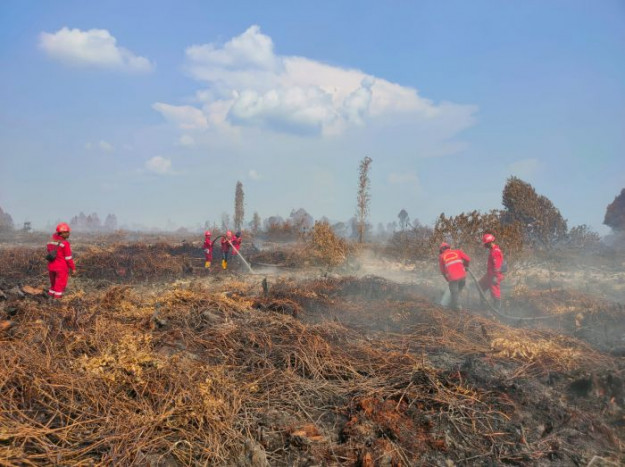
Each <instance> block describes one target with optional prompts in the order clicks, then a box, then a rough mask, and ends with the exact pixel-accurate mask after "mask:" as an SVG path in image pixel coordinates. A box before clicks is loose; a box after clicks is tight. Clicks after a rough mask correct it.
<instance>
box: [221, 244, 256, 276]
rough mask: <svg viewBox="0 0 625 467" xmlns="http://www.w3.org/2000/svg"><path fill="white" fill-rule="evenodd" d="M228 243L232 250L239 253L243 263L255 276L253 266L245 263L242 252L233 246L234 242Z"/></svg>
mask: <svg viewBox="0 0 625 467" xmlns="http://www.w3.org/2000/svg"><path fill="white" fill-rule="evenodd" d="M227 242H228V243H229V244H230V246H231V247H232V249H233V250H234V251H236V252H237V255H238V256H240V257H241V259H242V260H243V262H244V263H245V265H246V266H247V268H248V269H249V270H250V272H251V273H252V274H254V271H253V270H252V266H250V263H248V262H247V261H245V258H244V257H243V255H242V254H241V252H240V251H239V250H237V249H236V248H235V247H234V245H233V244H232V242H231V241H230V240H227ZM233 256H236V255H233Z"/></svg>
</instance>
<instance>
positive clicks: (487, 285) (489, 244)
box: [480, 233, 505, 310]
mask: <svg viewBox="0 0 625 467" xmlns="http://www.w3.org/2000/svg"><path fill="white" fill-rule="evenodd" d="M482 243H483V245H484V248H488V250H489V252H488V260H487V262H486V274H484V276H483V277H482V278H481V279H480V287H481V288H482V290H487V289H490V296H491V297H492V298H493V307H494V308H495V309H496V310H500V309H501V288H500V284H501V281H502V280H503V272H505V271H504V260H503V253H502V252H501V250H500V249H499V246H497V245H495V236H494V235H493V234H489V233H487V234H484V236H483V237H482Z"/></svg>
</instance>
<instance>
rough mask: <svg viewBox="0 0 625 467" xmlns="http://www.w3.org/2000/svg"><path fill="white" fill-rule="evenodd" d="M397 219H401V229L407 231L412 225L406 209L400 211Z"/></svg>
mask: <svg viewBox="0 0 625 467" xmlns="http://www.w3.org/2000/svg"><path fill="white" fill-rule="evenodd" d="M397 217H398V218H399V228H400V229H402V230H406V227H408V224H410V216H408V212H407V211H406V210H405V209H402V210H401V211H399V214H397Z"/></svg>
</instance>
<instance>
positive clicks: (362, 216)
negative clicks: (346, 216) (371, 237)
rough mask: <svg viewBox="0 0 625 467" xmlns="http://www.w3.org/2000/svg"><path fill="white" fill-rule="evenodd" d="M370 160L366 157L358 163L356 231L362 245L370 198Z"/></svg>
mask: <svg viewBox="0 0 625 467" xmlns="http://www.w3.org/2000/svg"><path fill="white" fill-rule="evenodd" d="M372 160H373V159H371V158H370V157H369V156H366V157H365V158H364V159H363V160H361V161H360V169H359V175H358V197H357V199H356V201H357V202H356V226H357V229H358V243H362V242H363V241H364V238H365V231H366V229H367V215H368V214H369V201H371V196H370V195H369V185H370V183H371V182H370V180H369V166H370V165H371V161H372Z"/></svg>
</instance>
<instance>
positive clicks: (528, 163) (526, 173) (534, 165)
mask: <svg viewBox="0 0 625 467" xmlns="http://www.w3.org/2000/svg"><path fill="white" fill-rule="evenodd" d="M539 168H540V162H539V161H538V159H535V158H528V159H521V160H518V161H516V162H513V163H512V164H510V166H509V167H508V170H509V171H510V174H512V175H515V176H517V177H519V178H525V179H526V178H531V177H532V176H533V175H534V174H535V173H536V171H537V170H538V169H539Z"/></svg>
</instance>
